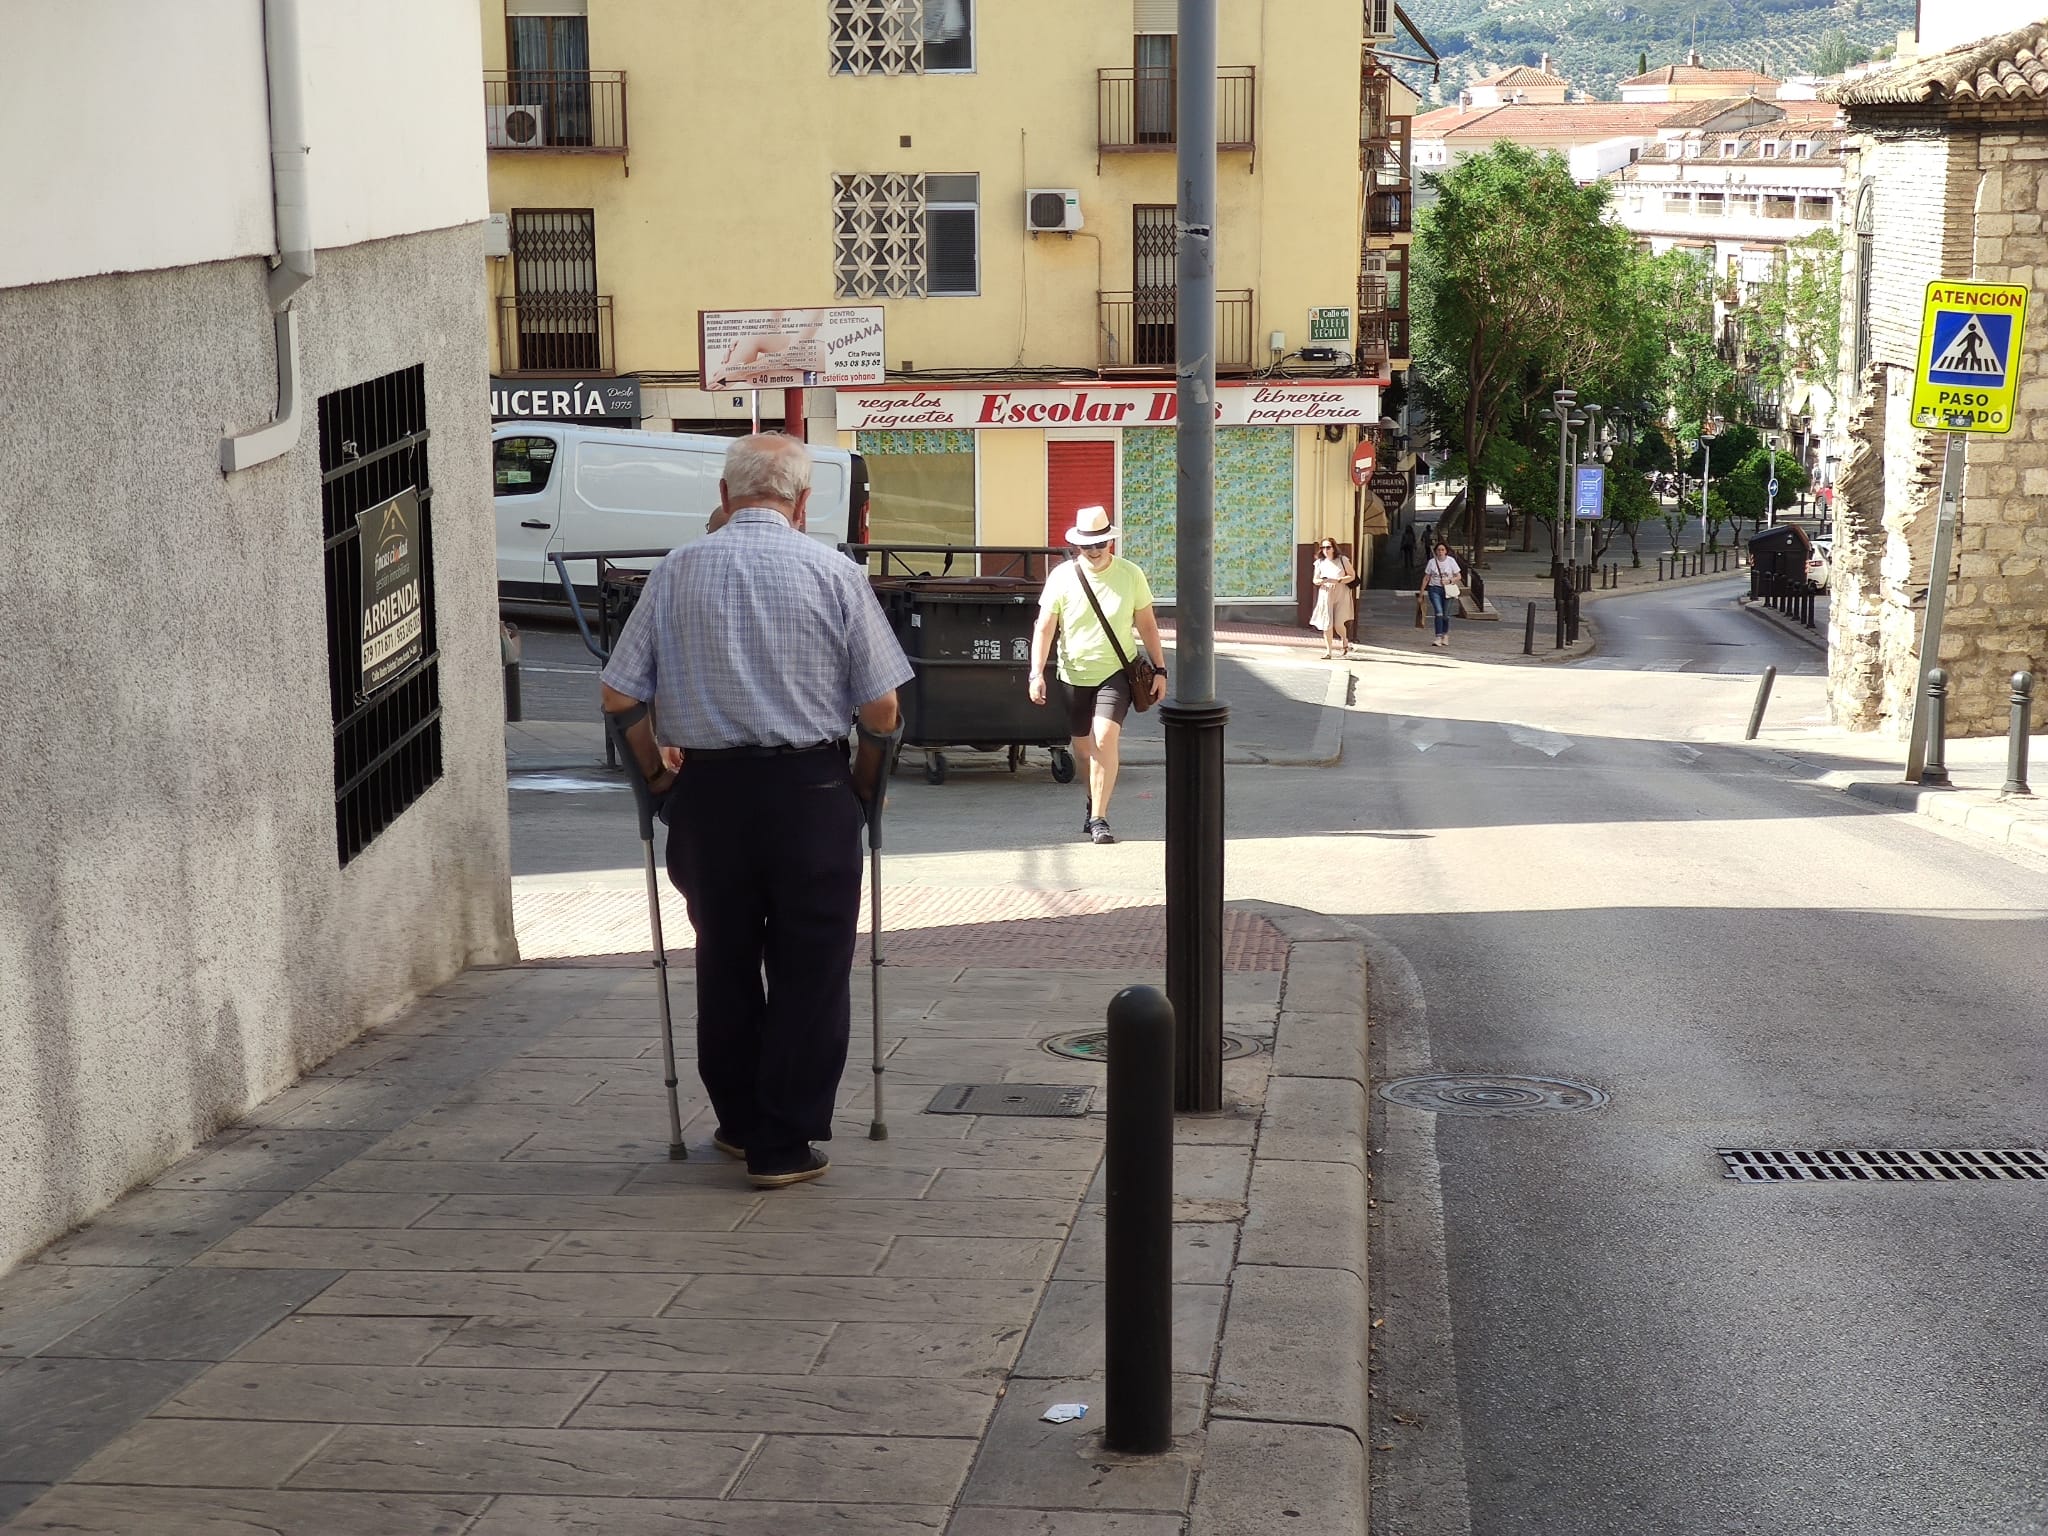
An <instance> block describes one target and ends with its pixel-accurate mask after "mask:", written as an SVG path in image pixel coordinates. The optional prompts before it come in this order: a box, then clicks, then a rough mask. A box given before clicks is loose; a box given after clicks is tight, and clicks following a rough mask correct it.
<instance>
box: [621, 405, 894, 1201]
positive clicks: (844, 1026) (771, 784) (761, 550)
mask: <svg viewBox="0 0 2048 1536" xmlns="http://www.w3.org/2000/svg"><path fill="white" fill-rule="evenodd" d="M720 497H721V505H722V522H721V526H719V528H718V531H716V532H715V533H711V534H708V535H707V536H705V537H703V538H701V539H697V540H695V541H694V542H692V543H690V544H687V545H684V546H683V547H682V548H680V549H678V550H676V551H675V552H674V553H673V554H671V555H669V556H668V557H667V558H666V559H664V560H663V561H662V562H661V564H660V565H659V566H657V567H656V568H655V570H654V571H653V572H652V573H651V574H650V575H649V576H648V579H647V587H646V591H645V593H644V594H643V595H642V597H641V599H640V603H639V606H638V607H636V608H635V609H634V611H633V616H632V617H631V619H629V620H628V621H627V624H626V627H625V630H624V632H623V633H622V634H621V635H620V636H619V642H618V645H617V646H616V647H615V648H614V650H613V652H612V655H611V659H610V660H609V662H607V664H606V666H605V668H604V672H603V674H602V677H603V692H604V708H605V711H606V713H607V714H610V715H614V716H617V717H619V720H620V723H621V724H622V725H623V726H624V727H625V736H626V739H627V742H628V745H629V746H630V747H631V749H632V756H633V760H634V761H635V762H636V763H637V764H638V765H639V768H640V771H641V772H642V773H643V774H644V775H645V776H646V778H647V780H648V787H649V788H650V790H651V791H652V792H653V793H654V794H656V795H660V796H666V804H665V806H664V815H665V818H666V820H667V821H668V823H669V840H668V870H669V877H670V879H671V880H673V881H674V882H675V884H676V887H677V889H679V890H680V891H681V892H682V893H683V898H684V900H685V902H686V904H687V905H688V908H689V913H690V923H691V926H692V927H693V928H695V930H696V934H697V1067H698V1072H699V1075H700V1076H701V1077H702V1078H703V1080H704V1087H705V1091H706V1093H707V1094H709V1096H710V1099H711V1105H712V1108H713V1109H714V1110H715V1111H716V1113H717V1116H718V1125H717V1128H716V1130H715V1132H714V1134H713V1137H712V1141H713V1144H714V1145H715V1146H716V1147H717V1148H718V1149H719V1150H720V1151H722V1152H724V1153H726V1154H727V1155H728V1156H730V1157H734V1158H744V1159H745V1161H746V1165H747V1176H748V1178H749V1179H750V1180H751V1181H752V1182H753V1183H754V1184H755V1185H756V1186H758V1187H760V1188H764V1189H779V1188H782V1187H785V1186H787V1185H791V1184H799V1183H802V1182H804V1181H805V1180H808V1179H815V1178H817V1177H819V1176H820V1175H821V1174H823V1173H824V1172H825V1170H826V1168H827V1167H828V1166H829V1160H828V1159H827V1157H826V1155H825V1154H824V1152H822V1151H821V1150H819V1149H818V1148H817V1147H816V1146H815V1145H813V1144H814V1143H817V1142H822V1141H829V1140H830V1139H831V1136H832V1112H833V1108H834V1105H835V1103H836V1101H837V1099H838V1093H839V1082H840V1077H841V1074H842V1073H843V1072H844V1070H845V1066H846V1053H847V1046H848V1038H849V1035H850V1032H851V1025H852V991H851V976H850V972H851V969H852V965H853V956H854V945H855V929H856V927H857V926H858V920H859V908H860V885H861V856H860V838H861V830H862V828H863V826H866V827H867V828H868V830H869V833H870V837H871V840H872V839H873V838H875V837H878V836H879V818H878V817H875V818H871V817H870V815H869V812H868V809H867V808H868V806H870V805H872V804H873V803H874V802H875V801H876V800H877V798H878V797H879V796H880V795H881V794H882V792H883V790H884V788H885V785H886V769H887V766H888V764H889V762H890V760H891V758H892V757H893V748H894V742H895V740H896V739H897V738H898V737H899V736H900V733H901V724H900V715H899V712H898V709H897V704H896V690H897V688H899V687H900V686H901V685H902V684H904V683H906V682H908V681H909V680H910V679H911V677H912V675H913V674H912V671H911V667H910V663H909V662H908V661H907V660H905V659H904V655H903V651H902V648H901V647H900V646H899V645H898V644H897V643H896V640H895V637H894V635H893V634H892V633H891V631H890V628H889V624H888V620H887V619H886V618H885V617H884V616H883V613H882V609H881V605H880V604H879V603H878V602H876V600H875V596H874V593H873V591H872V590H871V589H870V588H869V586H868V581H867V573H866V571H865V569H864V568H863V567H861V566H859V565H856V564H855V563H854V562H852V561H850V560H848V559H846V557H845V556H843V555H840V554H838V553H836V552H835V551H833V550H832V549H830V548H828V547H827V546H825V545H823V544H821V543H819V542H818V541H817V540H815V539H812V538H810V537H808V536H806V535H805V533H804V531H803V529H804V514H805V509H806V507H807V505H808V503H809V500H810V457H809V455H808V453H807V452H806V451H805V449H804V446H803V444H802V443H800V442H798V441H796V440H795V439H794V438H786V437H781V436H779V435H775V434H757V435H755V436H752V437H744V438H741V439H739V440H738V441H737V442H735V443H734V444H733V446H732V448H731V449H730V450H729V451H728V452H727V455H726V462H725V477H724V479H723V480H722V481H721V482H720ZM650 703H651V704H652V705H653V714H652V719H651V720H650V719H649V717H648V711H647V705H648V704H650ZM849 722H852V723H854V724H855V726H856V728H857V731H858V734H859V740H860V750H859V752H858V753H857V754H855V755H852V756H851V757H850V756H849V753H848V751H847V747H846V733H847V725H848V723H849ZM879 1119H880V1116H879V1114H878V1115H877V1121H878V1122H879Z"/></svg>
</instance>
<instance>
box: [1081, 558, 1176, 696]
mask: <svg viewBox="0 0 2048 1536" xmlns="http://www.w3.org/2000/svg"><path fill="white" fill-rule="evenodd" d="M1074 567H1075V569H1074V574H1075V575H1077V576H1079V577H1080V578H1081V590H1082V591H1083V592H1086V593H1087V594H1088V606H1089V607H1091V608H1093V609H1094V610H1095V617H1096V618H1097V619H1098V620H1100V621H1101V624H1102V632H1103V633H1104V634H1105V635H1107V636H1109V643H1110V646H1111V648H1112V649H1113V650H1115V652H1116V659H1117V661H1118V662H1119V663H1120V664H1121V667H1122V671H1123V674H1124V676H1125V677H1126V678H1128V679H1129V680H1130V684H1131V708H1133V709H1135V710H1136V711H1137V712H1138V713H1139V714H1141V715H1142V714H1143V713H1144V712H1145V711H1146V710H1148V709H1150V708H1151V707H1152V680H1153V679H1154V678H1156V677H1157V676H1159V669H1158V668H1157V667H1155V666H1153V665H1152V658H1151V657H1150V656H1147V655H1146V654H1145V652H1144V649H1143V648H1142V647H1141V648H1140V649H1139V651H1138V654H1137V655H1136V656H1135V657H1132V656H1126V655H1125V654H1124V643H1123V641H1121V640H1119V639H1117V637H1116V627H1115V626H1114V625H1112V624H1111V623H1110V622H1109V615H1108V614H1106V613H1104V612H1103V611H1102V599H1101V598H1099V597H1097V596H1096V595H1095V584H1094V583H1093V582H1091V581H1090V580H1089V579H1088V568H1087V567H1086V566H1085V565H1083V564H1081V562H1080V561H1078V560H1077V561H1075V562H1074Z"/></svg>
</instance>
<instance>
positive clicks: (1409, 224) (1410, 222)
mask: <svg viewBox="0 0 2048 1536" xmlns="http://www.w3.org/2000/svg"><path fill="white" fill-rule="evenodd" d="M1414 221H1415V199H1414V198H1413V197H1411V196H1410V195H1409V192H1408V189H1407V188H1406V187H1390V188H1387V189H1385V190H1382V191H1377V192H1374V193H1372V194H1371V195H1370V196H1369V197H1367V199H1366V203H1365V231H1366V233H1367V234H1369V235H1405V234H1407V233H1408V232H1409V231H1410V230H1411V229H1412V228H1413V227H1414Z"/></svg>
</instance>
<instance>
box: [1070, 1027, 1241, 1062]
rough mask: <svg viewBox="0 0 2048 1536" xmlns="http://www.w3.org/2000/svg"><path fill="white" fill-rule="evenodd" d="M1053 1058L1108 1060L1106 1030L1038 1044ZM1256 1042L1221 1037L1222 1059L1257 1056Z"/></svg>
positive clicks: (1084, 1031) (1081, 1032) (1078, 1032)
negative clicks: (1050, 1053)
mask: <svg viewBox="0 0 2048 1536" xmlns="http://www.w3.org/2000/svg"><path fill="white" fill-rule="evenodd" d="M1038 1043H1039V1044H1040V1045H1041V1046H1042V1047H1044V1048H1045V1049H1046V1050H1048V1051H1051V1052H1052V1053H1053V1055H1055V1056H1071V1057H1073V1058H1074V1059H1075V1060H1076V1061H1107V1060H1109V1031H1108V1030H1106V1029H1077V1030H1074V1031H1072V1032H1071V1033H1069V1034H1064V1035H1054V1036H1053V1037H1052V1038H1051V1039H1050V1040H1041V1041H1039V1042H1038ZM1258 1049H1259V1044H1258V1042H1257V1041H1256V1040H1246V1039H1244V1038H1242V1037H1241V1036H1238V1035H1225V1036H1224V1037H1223V1059H1224V1060H1225V1061H1235V1060H1237V1058H1238V1057H1240V1056H1253V1055H1256V1054H1258Z"/></svg>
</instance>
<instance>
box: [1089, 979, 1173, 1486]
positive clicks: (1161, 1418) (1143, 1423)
mask: <svg viewBox="0 0 2048 1536" xmlns="http://www.w3.org/2000/svg"><path fill="white" fill-rule="evenodd" d="M1174 1033H1175V1031H1174V1021H1173V1005H1172V1004H1171V1003H1169V1002H1168V1001H1167V1000H1166V999H1165V998H1164V997H1162V996H1161V995H1160V994H1159V992H1158V990H1157V989H1155V988H1153V987H1126V988H1125V989H1124V990H1123V991H1121V992H1119V993H1117V995H1116V996H1115V997H1113V998H1111V999H1110V1003H1109V1066H1108V1073H1109V1120H1108V1127H1107V1132H1106V1135H1105V1138H1104V1140H1105V1146H1104V1148H1103V1189H1104V1195H1105V1205H1106V1209H1105V1212H1104V1227H1105V1239H1104V1253H1103V1269H1102V1280H1103V1285H1102V1314H1103V1315H1102V1323H1103V1362H1102V1363H1103V1398H1104V1403H1103V1422H1102V1443H1103V1447H1104V1449H1106V1450H1111V1451H1120V1452H1123V1453H1125V1454H1127V1455H1137V1456H1151V1455H1157V1454H1158V1453H1159V1452H1161V1451H1164V1450H1166V1449H1168V1448H1169V1447H1170V1446H1171V1445H1172V1444H1173V1094H1172V1089H1171V1084H1172V1081H1173V1074H1172V1073H1171V1072H1170V1071H1168V1070H1167V1066H1168V1059H1169V1058H1170V1057H1171V1055H1172V1053H1173V1049H1174Z"/></svg>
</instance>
